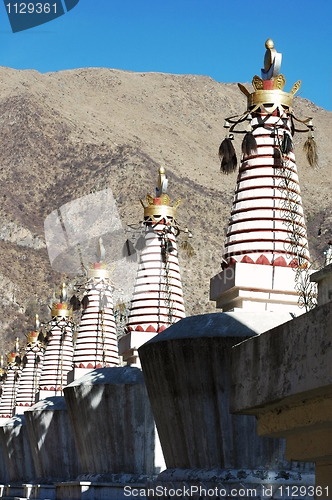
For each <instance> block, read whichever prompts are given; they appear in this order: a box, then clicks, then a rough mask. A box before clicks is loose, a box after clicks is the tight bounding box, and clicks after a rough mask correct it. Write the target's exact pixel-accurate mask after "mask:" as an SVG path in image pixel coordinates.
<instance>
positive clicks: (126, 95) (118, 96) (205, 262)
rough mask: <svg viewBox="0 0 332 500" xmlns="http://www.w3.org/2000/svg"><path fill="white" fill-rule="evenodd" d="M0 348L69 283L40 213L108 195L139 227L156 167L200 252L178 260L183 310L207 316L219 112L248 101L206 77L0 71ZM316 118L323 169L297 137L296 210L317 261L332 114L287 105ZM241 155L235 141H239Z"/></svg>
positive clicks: (221, 221) (216, 257) (218, 235)
mask: <svg viewBox="0 0 332 500" xmlns="http://www.w3.org/2000/svg"><path fill="white" fill-rule="evenodd" d="M0 81H1V88H0V141H1V148H0V179H1V182H0V247H1V261H0V283H1V284H2V294H1V300H0V310H1V317H0V328H1V333H2V337H3V342H2V346H1V344H0V350H2V351H3V350H4V349H6V348H7V347H8V342H10V343H12V340H13V338H14V336H15V335H17V334H18V335H19V336H20V337H23V334H24V332H25V331H26V329H27V328H29V327H30V328H31V327H32V324H33V317H34V314H35V312H36V311H37V310H40V311H41V315H42V317H43V318H44V319H48V309H47V307H46V304H48V303H50V301H51V300H52V296H53V292H54V289H55V288H57V287H58V286H59V284H60V283H61V281H62V279H64V278H65V276H61V274H60V273H58V272H56V271H54V270H52V268H51V266H50V263H49V259H48V255H47V250H46V248H45V243H44V229H43V223H44V220H45V218H46V217H47V215H48V214H50V213H51V212H52V211H53V210H55V209H57V208H59V207H60V206H61V205H63V204H64V203H67V202H69V201H71V200H74V199H76V198H78V197H81V196H83V195H85V194H88V193H91V192H94V191H98V190H101V189H104V188H106V187H108V188H111V189H112V191H113V194H114V197H115V199H116V203H117V208H118V212H119V215H120V217H121V220H122V222H123V225H125V224H127V223H129V222H133V221H139V220H140V219H141V218H142V207H141V206H140V203H139V197H142V198H143V197H144V196H145V195H146V194H147V193H150V192H151V193H153V191H154V186H155V183H156V175H157V168H158V166H159V165H160V164H162V165H164V166H165V167H166V170H167V174H168V178H169V194H170V196H171V199H172V200H175V199H176V198H178V197H181V198H182V200H183V201H182V204H181V205H180V207H179V209H178V219H179V222H180V223H181V224H182V225H187V226H188V227H189V228H190V229H191V230H192V232H193V234H194V240H193V245H194V247H195V251H196V255H195V257H194V258H192V259H191V260H188V259H187V258H186V257H185V255H180V264H181V271H182V278H183V287H184V295H185V302H186V308H187V314H197V313H202V312H208V311H213V310H214V304H211V303H210V302H209V279H210V277H211V276H213V275H214V274H216V273H217V272H219V270H220V261H221V254H222V245H223V240H224V235H225V227H226V225H227V222H228V217H229V213H230V208H231V202H232V196H233V191H234V187H235V182H236V174H234V175H229V176H222V175H221V174H220V173H219V162H218V157H217V151H218V146H219V144H220V141H221V139H222V138H223V137H224V131H223V121H224V118H225V117H226V116H229V115H234V114H237V113H241V112H242V111H243V110H244V109H245V105H246V103H245V101H244V98H243V96H242V94H241V93H240V92H239V90H238V89H237V86H236V85H235V84H223V83H219V82H216V81H214V80H212V79H211V78H209V77H204V76H193V75H169V74H159V73H132V72H126V71H118V70H111V69H89V68H87V69H77V70H70V71H61V72H58V73H48V74H40V73H38V72H36V71H16V70H13V69H9V68H3V67H2V68H0ZM295 113H296V115H297V116H299V117H307V116H312V117H313V120H314V124H315V125H316V134H315V136H316V141H317V143H318V148H319V150H318V152H319V158H320V166H319V169H318V170H317V171H315V170H312V169H311V168H310V167H309V166H308V165H307V163H306V160H305V158H304V154H303V152H302V146H303V143H304V141H305V139H306V134H298V135H296V137H295V148H296V149H295V153H296V155H297V164H298V169H299V176H300V183H301V189H302V196H303V205H304V209H305V213H306V217H307V223H308V231H309V243H310V249H311V253H312V256H313V258H314V259H317V261H318V262H319V263H321V262H322V252H323V250H324V249H325V247H326V243H327V241H328V239H330V238H331V234H330V232H329V231H330V229H329V228H330V225H331V201H330V194H331V184H330V182H331V179H330V178H331V176H330V173H331V172H330V164H331V155H332V154H331V147H330V142H331V139H330V133H331V129H332V127H331V125H332V123H331V121H332V119H331V112H328V111H325V110H324V109H322V108H319V107H317V106H315V105H314V104H313V103H311V102H310V101H308V100H306V99H301V98H296V99H295ZM236 140H237V141H238V142H237V144H236V146H237V149H238V151H239V149H240V148H239V146H240V143H239V141H240V138H237V139H236Z"/></svg>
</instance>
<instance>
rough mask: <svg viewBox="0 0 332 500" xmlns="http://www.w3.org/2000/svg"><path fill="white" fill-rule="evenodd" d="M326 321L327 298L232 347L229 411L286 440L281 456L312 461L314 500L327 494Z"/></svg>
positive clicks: (330, 418) (330, 376) (331, 436)
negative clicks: (319, 489)
mask: <svg viewBox="0 0 332 500" xmlns="http://www.w3.org/2000/svg"><path fill="white" fill-rule="evenodd" d="M331 324H332V302H329V303H326V304H325V305H322V306H318V307H316V308H315V309H313V310H312V311H310V312H308V313H306V314H304V315H302V316H300V317H298V318H295V319H293V320H291V321H289V322H287V323H285V324H283V325H280V326H278V327H276V328H274V329H272V330H270V331H267V332H266V333H264V334H263V335H260V336H258V337H255V338H252V339H250V340H247V341H246V342H242V343H240V344H239V345H237V346H235V347H233V349H232V390H231V399H230V409H231V411H232V412H233V413H236V414H238V415H240V414H247V415H255V416H256V418H257V432H258V435H260V436H270V437H284V438H286V459H288V460H301V461H309V462H315V464H316V486H317V487H322V488H323V493H322V494H321V495H318V496H320V498H331V495H332V444H331V443H332V373H331V358H332V336H331ZM324 488H328V489H329V493H328V494H329V496H324V495H325V494H326V491H327V490H324Z"/></svg>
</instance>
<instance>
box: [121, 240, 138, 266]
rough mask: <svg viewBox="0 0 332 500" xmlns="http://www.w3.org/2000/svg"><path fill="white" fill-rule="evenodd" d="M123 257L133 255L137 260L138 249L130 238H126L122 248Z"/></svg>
mask: <svg viewBox="0 0 332 500" xmlns="http://www.w3.org/2000/svg"><path fill="white" fill-rule="evenodd" d="M122 257H131V260H133V261H134V260H136V258H137V255H136V250H135V248H134V245H133V244H132V242H131V241H130V240H126V241H125V243H124V245H123V248H122Z"/></svg>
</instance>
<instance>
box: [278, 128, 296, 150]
mask: <svg viewBox="0 0 332 500" xmlns="http://www.w3.org/2000/svg"><path fill="white" fill-rule="evenodd" d="M292 149H293V142H292V139H291V136H290V135H289V134H288V133H287V132H284V135H283V138H282V143H281V145H280V150H281V152H282V154H283V155H288V154H289V153H290V152H291V151H292Z"/></svg>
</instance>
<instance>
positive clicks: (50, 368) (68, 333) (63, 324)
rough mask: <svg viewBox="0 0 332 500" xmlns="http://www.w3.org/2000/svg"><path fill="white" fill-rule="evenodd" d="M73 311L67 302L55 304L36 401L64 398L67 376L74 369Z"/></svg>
mask: <svg viewBox="0 0 332 500" xmlns="http://www.w3.org/2000/svg"><path fill="white" fill-rule="evenodd" d="M71 318H72V310H71V309H69V308H68V305H67V303H66V302H60V303H58V304H53V309H52V321H51V322H50V328H49V332H48V335H47V336H48V339H49V340H48V343H47V347H46V350H45V355H44V362H43V368H42V372H41V376H40V381H39V394H38V397H37V398H36V401H37V399H38V401H40V400H41V399H44V398H48V397H52V396H63V388H64V387H65V386H66V385H67V375H68V372H69V371H70V370H72V367H73V354H74V346H73V330H72V328H73V323H72V321H71Z"/></svg>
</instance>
